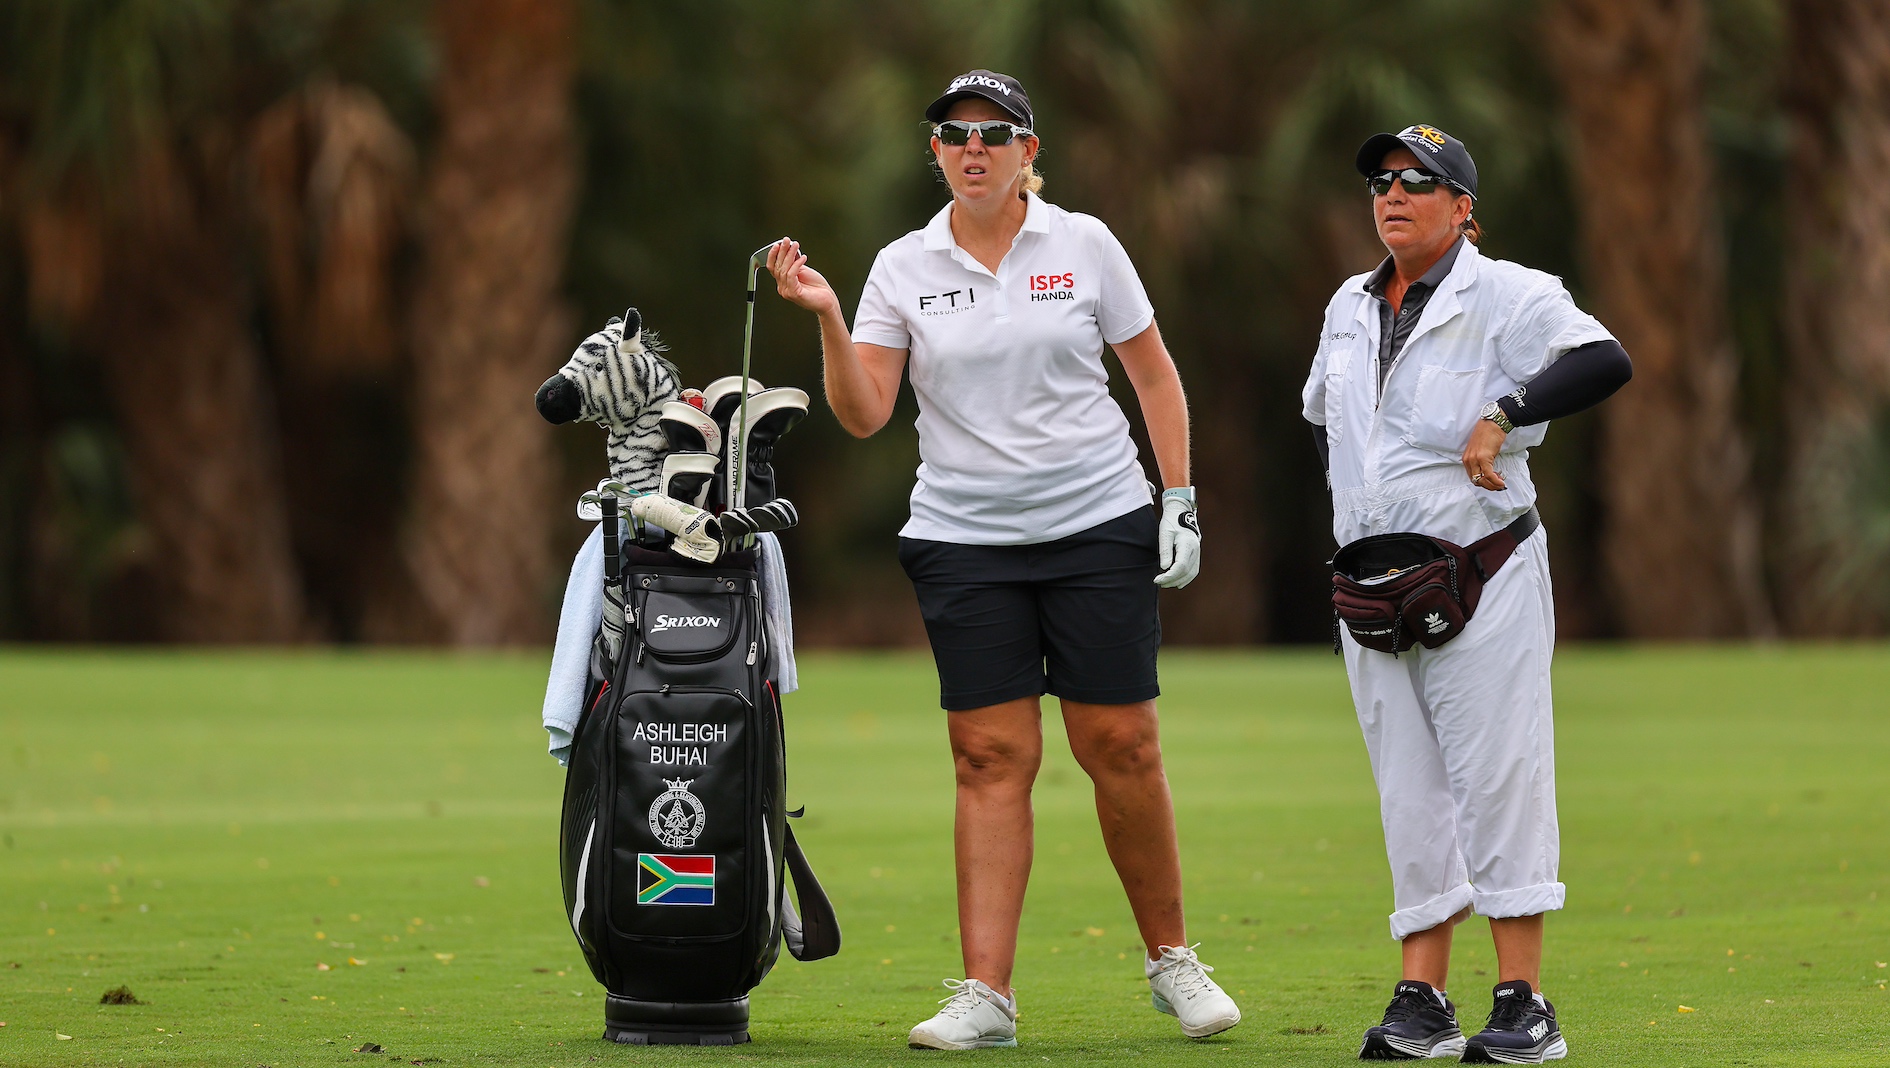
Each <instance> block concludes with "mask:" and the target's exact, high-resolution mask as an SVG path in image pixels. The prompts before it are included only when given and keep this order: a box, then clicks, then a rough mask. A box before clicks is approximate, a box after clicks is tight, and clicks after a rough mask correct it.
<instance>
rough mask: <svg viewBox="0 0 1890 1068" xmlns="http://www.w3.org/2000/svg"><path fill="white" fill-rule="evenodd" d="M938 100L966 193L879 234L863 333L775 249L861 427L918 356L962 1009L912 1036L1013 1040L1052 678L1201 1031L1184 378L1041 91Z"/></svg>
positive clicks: (1115, 856) (1171, 986) (1107, 824)
mask: <svg viewBox="0 0 1890 1068" xmlns="http://www.w3.org/2000/svg"><path fill="white" fill-rule="evenodd" d="M925 117H926V119H927V120H929V122H930V123H931V124H932V139H931V150H932V156H933V161H934V164H935V165H936V167H937V168H938V170H939V172H940V174H941V175H942V176H943V178H944V181H945V184H946V186H947V187H948V188H949V189H950V191H951V200H950V202H949V203H947V204H946V205H945V206H944V207H943V208H941V209H939V212H938V214H937V215H934V216H933V217H932V220H931V222H929V223H927V224H926V226H925V227H924V228H923V229H919V230H914V231H912V232H911V233H909V234H907V235H905V236H904V237H901V238H899V239H898V240H897V241H894V242H893V243H892V244H890V245H888V246H886V248H885V249H884V250H883V251H881V252H880V254H879V258H878V259H877V260H876V261H875V262H874V264H873V269H872V272H871V274H870V275H869V276H868V278H867V281H866V288H865V292H864V293H863V295H862V296H861V297H860V306H859V312H858V314H857V315H856V316H855V318H854V321H853V328H852V330H851V331H849V330H848V329H847V324H846V319H845V317H844V315H843V313H842V312H841V310H840V301H839V298H838V297H837V296H836V295H835V293H834V291H833V289H832V287H830V286H829V285H828V284H827V281H826V280H825V279H824V278H822V277H821V276H820V275H819V273H817V272H816V271H814V269H813V268H811V267H809V266H808V265H807V256H806V255H805V254H804V253H803V252H802V250H801V248H800V245H799V244H798V243H797V242H794V241H792V240H789V239H785V238H784V239H782V241H781V242H780V243H779V244H777V245H776V246H775V247H774V249H773V251H772V252H771V253H770V255H769V259H768V267H769V269H770V270H771V271H773V272H774V276H775V279H776V286H777V288H778V289H779V291H780V294H781V296H783V297H785V298H786V299H788V300H789V301H791V302H793V303H795V304H797V305H799V306H800V307H802V308H806V309H807V310H809V311H811V312H814V313H815V315H816V316H817V317H818V318H819V321H820V333H821V345H822V349H823V352H824V367H825V371H826V385H827V401H828V403H829V404H830V405H831V406H832V408H833V411H834V414H835V415H836V416H837V417H838V418H839V420H840V423H841V425H842V426H844V427H845V428H846V429H847V430H848V431H849V432H850V433H852V434H854V435H856V436H858V437H866V436H868V435H870V434H873V433H875V432H877V431H878V430H879V429H880V428H881V427H883V426H885V425H886V421H887V420H888V419H890V418H891V417H892V412H893V402H894V400H895V399H896V398H897V396H898V394H899V380H900V378H901V376H902V374H904V373H905V372H906V371H907V370H908V369H910V372H911V377H912V388H913V392H914V393H916V394H917V396H918V401H919V418H918V429H919V459H920V463H919V470H918V484H917V485H916V486H914V487H913V490H912V517H911V520H910V521H909V522H908V523H907V524H906V526H905V529H904V530H902V531H901V532H900V540H899V558H900V562H901V563H902V564H903V565H904V566H905V569H906V573H907V575H908V576H909V577H910V578H911V579H912V585H913V589H914V591H915V592H916V593H917V595H918V602H919V610H920V613H921V615H923V616H924V619H925V627H926V633H927V635H928V636H929V637H930V639H931V643H932V654H933V658H934V659H935V661H936V662H937V665H938V676H939V690H940V698H941V704H943V705H944V707H945V708H946V709H947V710H948V715H947V716H946V724H947V729H948V733H949V735H950V738H951V746H952V757H953V761H954V763H955V765H956V768H957V779H958V785H957V825H956V835H955V851H956V860H957V869H958V917H959V931H960V938H961V941H962V949H963V952H964V966H965V973H964V975H965V977H964V978H963V979H947V980H946V981H945V984H946V986H947V987H948V988H949V989H950V990H951V991H952V994H951V996H950V997H948V998H946V999H945V1003H944V1008H943V1009H941V1010H940V1011H939V1012H938V1013H937V1014H936V1015H934V1016H933V1017H932V1018H931V1019H928V1020H925V1021H923V1022H921V1023H920V1024H919V1025H918V1026H916V1027H914V1028H913V1029H912V1031H911V1032H910V1034H909V1035H908V1041H909V1042H910V1044H911V1045H913V1046H920V1047H929V1048H934V1049H974V1048H979V1047H987V1046H1014V1045H1016V1044H1017V1000H1016V995H1015V991H1014V990H1013V989H1012V986H1011V972H1012V966H1013V964H1014V963H1015V959H1016V956H1017V931H1018V925H1019V923H1020V921H1021V918H1022V913H1023V907H1024V889H1025V884H1026V883H1027V882H1028V880H1029V877H1030V864H1031V856H1032V851H1033V847H1034V843H1033V839H1032V819H1031V805H1030V793H1031V786H1032V784H1033V783H1034V782H1035V780H1036V777H1037V769H1038V767H1039V765H1040V764H1041V762H1042V758H1043V731H1042V719H1041V711H1040V699H1041V697H1042V695H1044V694H1054V695H1055V696H1056V697H1058V698H1059V700H1060V703H1061V706H1062V714H1063V722H1064V726H1065V727H1066V728H1067V730H1068V734H1069V739H1070V748H1071V750H1072V751H1073V753H1074V754H1075V756H1076V759H1077V762H1078V763H1079V764H1080V765H1081V766H1082V768H1083V770H1084V771H1085V772H1086V773H1088V775H1089V777H1090V779H1091V780H1092V781H1093V782H1094V784H1095V788H1096V808H1097V812H1098V815H1099V817H1100V819H1101V822H1102V831H1103V840H1104V842H1105V843H1106V844H1107V846H1108V849H1109V857H1110V860H1111V861H1113V862H1114V864H1115V867H1116V873H1117V875H1118V876H1119V877H1120V878H1121V880H1122V885H1123V889H1124V890H1125V891H1126V892H1127V894H1128V898H1129V904H1130V906H1131V908H1132V910H1133V911H1134V913H1135V920H1136V925H1137V927H1138V928H1139V929H1140V932H1141V935H1142V941H1143V942H1144V943H1145V945H1146V947H1147V959H1146V960H1145V961H1144V962H1143V974H1144V975H1145V976H1146V978H1147V979H1148V982H1149V986H1150V988H1151V998H1152V1001H1153V1004H1154V1006H1155V1007H1156V1008H1157V1009H1159V1010H1161V1011H1163V1012H1167V1013H1170V1014H1173V1015H1175V1016H1176V1017H1178V1018H1179V1021H1180V1024H1181V1029H1182V1031H1183V1033H1185V1034H1187V1035H1190V1036H1202V1035H1209V1034H1214V1033H1217V1032H1220V1031H1224V1030H1226V1029H1227V1028H1229V1027H1232V1026H1234V1025H1235V1024H1236V1023H1238V1022H1239V1021H1240V1010H1239V1009H1237V1008H1236V1007H1235V1005H1234V1002H1233V1000H1232V999H1231V998H1229V997H1228V996H1227V995H1226V993H1224V992H1223V991H1222V990H1221V989H1220V987H1219V986H1217V985H1216V984H1215V983H1214V981H1213V980H1212V979H1210V978H1209V977H1208V974H1207V973H1208V972H1209V971H1210V970H1211V969H1210V968H1208V967H1207V966H1206V965H1205V964H1203V963H1201V961H1200V959H1199V958H1198V957H1197V956H1196V955H1195V951H1194V948H1193V947H1192V946H1190V945H1189V944H1188V940H1187V935H1186V930H1185V928H1184V925H1183V922H1182V907H1181V863H1180V859H1179V856H1178V853H1177V849H1176V844H1175V818H1174V809H1173V806H1172V804H1171V803H1170V800H1169V794H1168V780H1167V778H1166V776H1165V775H1164V773H1163V771H1162V758H1161V745H1160V740H1159V732H1158V730H1157V719H1156V712H1155V698H1156V696H1157V694H1158V692H1159V688H1158V686H1157V684H1156V672H1155V666H1156V664H1155V662H1156V650H1157V648H1158V647H1159V646H1160V644H1161V622H1160V619H1159V617H1158V616H1157V614H1156V589H1157V586H1184V585H1186V584H1187V583H1188V582H1189V581H1190V580H1191V579H1193V578H1194V576H1195V572H1196V569H1197V568H1198V566H1199V559H1200V556H1199V554H1200V543H1201V538H1200V529H1199V527H1198V526H1197V525H1196V523H1195V518H1194V490H1193V489H1192V487H1191V486H1190V485H1189V479H1188V408H1187V400H1186V398H1185V397H1184V396H1183V394H1182V389H1181V379H1180V376H1179V375H1178V374H1177V373H1176V371H1175V365H1174V362H1173V361H1172V360H1171V359H1170V358H1169V355H1168V350H1167V348H1166V347H1165V346H1164V345H1163V344H1162V338H1161V333H1160V331H1159V330H1157V329H1156V326H1155V311H1154V309H1153V307H1151V306H1150V304H1149V300H1148V297H1147V295H1146V294H1145V293H1144V291H1143V288H1142V282H1141V279H1140V278H1139V277H1137V275H1136V272H1135V267H1134V265H1133V264H1131V263H1130V262H1129V257H1128V255H1127V254H1126V253H1125V252H1124V251H1123V248H1122V245H1121V243H1119V242H1118V241H1117V240H1116V238H1115V235H1113V234H1111V233H1110V232H1109V228H1108V227H1107V226H1104V225H1103V224H1102V223H1101V222H1100V221H1098V220H1097V219H1094V218H1092V217H1090V216H1087V215H1079V214H1076V213H1074V212H1068V211H1064V210H1063V209H1062V208H1059V207H1056V206H1054V205H1052V204H1049V203H1047V202H1045V201H1044V200H1043V198H1042V197H1040V196H1038V195H1037V191H1038V189H1040V188H1041V187H1042V184H1043V179H1042V177H1041V176H1040V175H1038V174H1037V173H1036V172H1035V169H1034V167H1033V165H1032V164H1033V161H1034V160H1035V159H1036V157H1037V149H1038V145H1039V141H1038V137H1037V134H1036V132H1035V122H1036V119H1035V115H1034V114H1033V112H1032V110H1031V106H1030V98H1029V96H1028V95H1026V93H1025V92H1024V87H1023V86H1022V85H1019V84H1018V82H1017V80H1016V79H1015V78H1012V77H1010V76H1008V75H1004V74H999V73H996V72H994V71H989V70H974V71H970V72H968V73H966V74H964V75H961V76H960V77H958V78H955V79H953V80H952V82H951V83H950V85H949V86H947V88H946V90H945V92H944V93H943V94H941V95H940V96H939V98H938V99H937V100H935V101H933V102H932V104H931V106H930V107H928V108H927V109H926V112H925ZM1105 348H1112V349H1114V350H1115V353H1116V356H1117V358H1118V359H1119V360H1120V361H1121V363H1122V368H1123V370H1124V372H1125V373H1126V374H1127V377H1128V380H1129V383H1130V385H1132V386H1133V387H1134V389H1135V393H1136V397H1137V399H1138V400H1139V401H1140V403H1141V407H1142V414H1143V418H1144V420H1145V421H1146V423H1147V425H1148V432H1149V442H1150V444H1151V446H1152V447H1153V450H1154V453H1155V461H1156V464H1157V466H1158V467H1159V468H1160V469H1161V476H1162V481H1163V483H1164V484H1165V485H1166V486H1167V489H1166V490H1164V491H1163V492H1162V494H1161V497H1160V501H1159V504H1158V503H1157V501H1156V500H1155V499H1153V496H1152V494H1151V493H1150V489H1149V485H1148V482H1147V480H1146V478H1145V476H1144V475H1143V472H1142V466H1141V464H1140V462H1139V461H1138V460H1137V458H1136V448H1135V444H1134V442H1133V441H1132V439H1131V438H1130V436H1129V423H1128V420H1127V419H1126V418H1125V417H1124V416H1123V413H1122V410H1121V409H1120V408H1119V407H1117V405H1116V403H1115V401H1114V400H1112V399H1111V398H1110V395H1109V373H1108V370H1107V369H1106V367H1105V366H1104V364H1103V351H1104V349H1105Z"/></svg>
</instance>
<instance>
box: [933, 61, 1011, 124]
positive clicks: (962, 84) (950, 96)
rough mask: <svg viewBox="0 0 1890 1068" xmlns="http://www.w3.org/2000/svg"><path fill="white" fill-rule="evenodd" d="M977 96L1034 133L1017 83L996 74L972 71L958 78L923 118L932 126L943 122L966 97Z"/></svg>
mask: <svg viewBox="0 0 1890 1068" xmlns="http://www.w3.org/2000/svg"><path fill="white" fill-rule="evenodd" d="M970 96H977V97H983V98H984V99H986V100H989V101H990V102H991V103H993V104H996V105H997V106H998V107H1001V108H1003V109H1004V110H1005V111H1008V112H1010V113H1011V117H1012V118H1014V119H1016V120H1017V121H1018V122H1021V123H1023V124H1024V125H1025V126H1028V127H1030V128H1031V129H1036V126H1037V123H1036V119H1035V116H1033V115H1031V113H1030V96H1029V94H1027V93H1025V92H1024V87H1023V86H1021V85H1019V84H1018V83H1017V79H1016V78H1013V77H1011V76H1010V75H1008V74H999V73H998V72H997V71H994V70H974V71H970V72H968V73H965V74H960V75H959V76H958V77H956V78H953V79H952V83H951V84H950V85H948V86H946V87H945V92H944V93H943V94H941V95H940V96H939V98H938V99H937V100H934V101H932V103H931V106H929V107H927V108H926V109H925V117H926V118H927V119H929V120H930V121H932V122H944V121H945V113H946V112H948V111H950V110H951V108H952V105H953V104H955V103H957V102H958V101H960V100H963V99H965V98H966V97H970Z"/></svg>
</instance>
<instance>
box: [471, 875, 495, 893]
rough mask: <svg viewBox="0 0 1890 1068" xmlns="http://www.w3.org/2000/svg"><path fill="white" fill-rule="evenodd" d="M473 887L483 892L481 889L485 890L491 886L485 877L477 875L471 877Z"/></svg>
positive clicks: (490, 881) (489, 880) (490, 882)
mask: <svg viewBox="0 0 1890 1068" xmlns="http://www.w3.org/2000/svg"><path fill="white" fill-rule="evenodd" d="M473 885H474V886H477V887H479V888H480V889H482V890H483V889H485V888H486V887H488V886H491V885H492V880H491V879H488V878H486V877H485V876H483V875H478V876H474V877H473Z"/></svg>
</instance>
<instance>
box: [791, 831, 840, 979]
mask: <svg viewBox="0 0 1890 1068" xmlns="http://www.w3.org/2000/svg"><path fill="white" fill-rule="evenodd" d="M786 853H787V867H788V874H789V875H791V876H793V878H794V895H795V896H796V897H798V898H800V900H801V907H800V908H799V909H798V910H796V909H795V908H794V907H793V904H792V902H789V901H788V900H787V887H785V886H783V887H782V888H781V895H782V904H783V906H785V907H784V908H783V909H782V918H783V920H784V921H785V920H787V918H788V917H793V918H794V919H795V920H798V921H799V922H798V924H790V925H789V926H790V927H796V926H797V927H798V928H799V931H798V934H799V937H798V938H796V937H795V934H796V932H795V931H794V930H792V929H790V930H789V931H788V932H787V937H786V942H787V947H788V952H789V953H792V954H793V955H794V959H795V960H820V959H821V958H823V957H831V956H833V955H834V954H835V953H838V952H840V921H839V920H838V919H837V918H835V916H834V914H833V902H831V901H829V900H827V892H826V891H825V890H822V889H821V888H820V880H819V879H817V878H815V877H814V868H813V865H811V864H809V863H807V854H805V853H803V852H801V843H800V842H798V841H796V840H795V838H794V828H793V827H789V828H788V829H787V850H786Z"/></svg>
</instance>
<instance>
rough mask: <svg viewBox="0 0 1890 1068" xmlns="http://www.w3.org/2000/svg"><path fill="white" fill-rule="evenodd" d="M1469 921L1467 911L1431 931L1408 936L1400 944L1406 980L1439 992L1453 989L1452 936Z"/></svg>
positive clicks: (1468, 911) (1468, 912)
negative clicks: (1428, 986) (1451, 986)
mask: <svg viewBox="0 0 1890 1068" xmlns="http://www.w3.org/2000/svg"><path fill="white" fill-rule="evenodd" d="M1469 918H1470V910H1469V909H1464V910H1463V911H1462V912H1459V913H1457V914H1456V915H1455V916H1452V917H1451V918H1450V919H1448V920H1445V921H1444V922H1443V923H1440V924H1438V925H1437V926H1435V927H1432V928H1430V929H1429V930H1426V931H1415V932H1413V933H1411V934H1408V935H1405V936H1404V941H1403V942H1401V943H1399V948H1400V949H1401V950H1402V951H1403V952H1404V978H1406V979H1416V980H1417V981H1418V982H1420V983H1429V984H1431V985H1432V986H1433V987H1436V988H1437V989H1439V990H1448V989H1450V939H1451V935H1452V934H1454V933H1455V932H1456V928H1457V925H1458V924H1460V923H1462V922H1463V921H1465V920H1467V919H1469Z"/></svg>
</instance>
